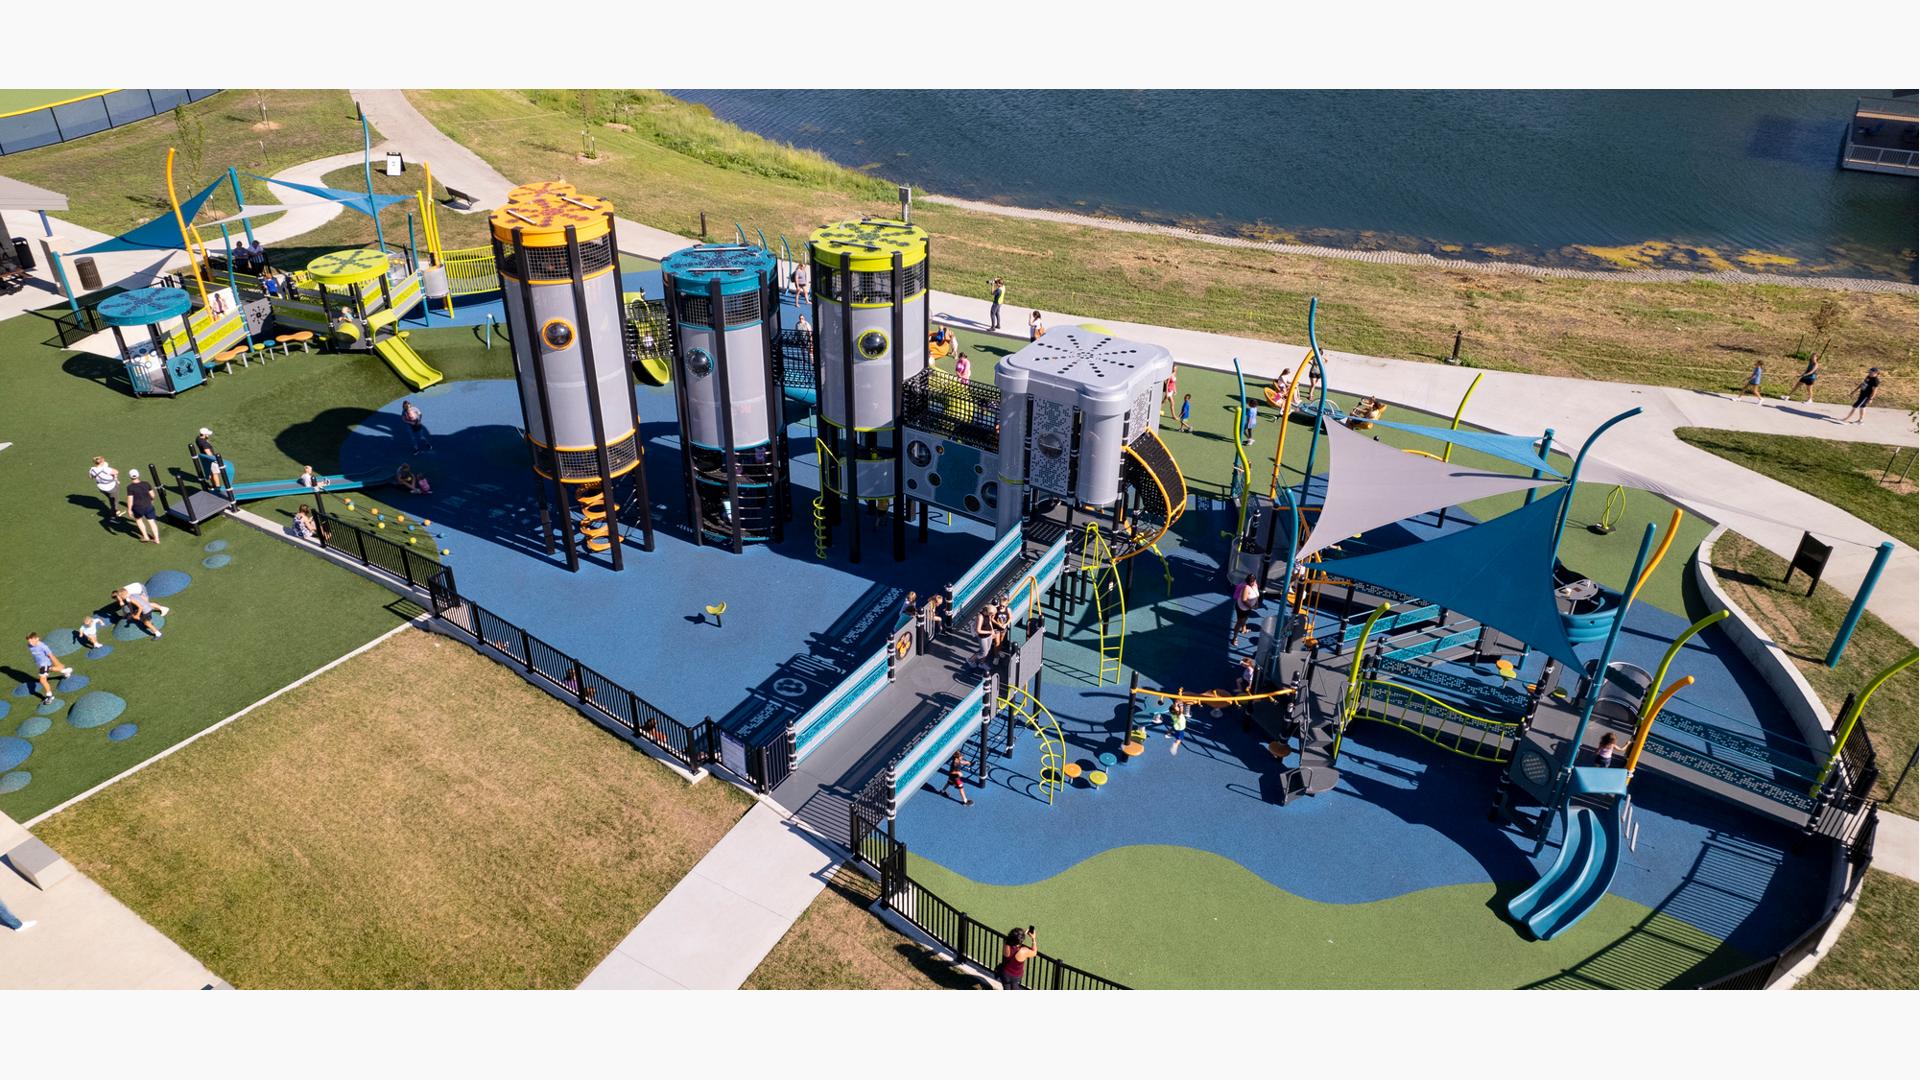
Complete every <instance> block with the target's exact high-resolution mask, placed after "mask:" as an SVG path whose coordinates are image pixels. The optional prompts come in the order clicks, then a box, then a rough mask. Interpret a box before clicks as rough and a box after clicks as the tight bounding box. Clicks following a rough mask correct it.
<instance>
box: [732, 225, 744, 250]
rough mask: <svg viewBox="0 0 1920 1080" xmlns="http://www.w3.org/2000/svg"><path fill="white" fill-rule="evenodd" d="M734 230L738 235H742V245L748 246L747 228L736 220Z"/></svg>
mask: <svg viewBox="0 0 1920 1080" xmlns="http://www.w3.org/2000/svg"><path fill="white" fill-rule="evenodd" d="M733 231H734V233H735V234H736V235H738V236H739V237H740V246H741V247H746V246H747V230H745V229H743V228H741V227H740V223H739V222H737V221H736V222H734V223H733Z"/></svg>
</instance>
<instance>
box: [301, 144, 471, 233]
mask: <svg viewBox="0 0 1920 1080" xmlns="http://www.w3.org/2000/svg"><path fill="white" fill-rule="evenodd" d="M426 179H427V174H426V172H425V171H424V170H422V169H421V168H420V163H419V162H417V161H409V162H407V171H406V172H404V173H401V174H400V175H399V176H388V175H387V174H386V173H384V172H382V171H380V163H379V162H378V161H376V162H374V169H373V190H374V193H375V194H378V195H412V194H414V193H415V192H417V191H419V190H420V188H421V187H422V186H423V185H425V183H426ZM323 183H325V184H326V186H328V187H332V188H339V189H341V190H343V191H353V192H364V191H366V190H367V176H366V172H365V171H364V170H363V169H361V168H360V167H359V166H357V165H356V166H353V167H351V168H346V169H339V170H336V171H334V172H330V173H328V174H327V175H326V177H325V179H324V180H323ZM434 191H435V192H436V195H437V196H444V195H445V194H446V193H447V189H446V187H445V186H443V185H441V184H440V183H439V182H438V181H436V182H435V183H434ZM409 214H411V215H412V216H413V217H414V219H415V221H414V226H413V227H414V240H415V243H416V244H417V245H418V247H419V250H420V251H421V252H423V253H424V252H425V251H426V250H427V236H426V233H425V232H424V231H422V229H421V226H420V222H419V220H418V219H419V216H420V212H419V210H418V209H417V208H416V207H415V204H414V203H412V202H411V201H409V202H403V203H395V204H394V205H392V206H389V207H387V208H386V209H385V210H382V211H381V212H380V227H381V228H382V229H384V230H385V231H386V234H387V247H389V248H391V249H393V250H395V251H399V250H402V249H404V248H405V247H406V246H407V217H408V215H409ZM435 216H436V217H437V218H438V220H439V222H440V243H441V244H442V245H443V246H445V247H446V248H448V249H453V248H471V247H485V246H486V245H487V243H488V233H487V215H486V214H484V213H473V214H462V213H458V212H456V211H453V210H449V209H447V208H446V207H444V206H442V207H440V208H439V209H438V211H437V212H436V214H435ZM373 239H374V237H373V221H372V219H371V218H368V217H367V216H366V215H365V214H358V213H354V212H352V211H348V212H347V213H344V214H341V215H340V216H339V217H337V218H334V219H333V220H332V221H329V222H327V223H326V224H325V225H322V226H320V227H319V228H317V229H315V230H313V231H312V232H309V233H304V234H302V235H301V236H300V238H299V243H300V245H301V246H302V247H324V248H326V249H327V250H329V251H332V250H337V249H340V248H350V247H365V246H368V245H371V244H372V243H373Z"/></svg>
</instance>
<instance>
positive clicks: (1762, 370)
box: [1740, 360, 1767, 404]
mask: <svg viewBox="0 0 1920 1080" xmlns="http://www.w3.org/2000/svg"><path fill="white" fill-rule="evenodd" d="M1766 374H1767V365H1766V364H1765V362H1763V361H1760V360H1755V361H1754V362H1753V370H1752V371H1750V372H1748V373H1747V387H1746V389H1744V390H1742V391H1740V396H1741V397H1750V398H1752V399H1753V400H1754V401H1755V402H1758V403H1761V404H1765V403H1766V400H1767V395H1765V394H1763V393H1761V392H1760V380H1761V379H1763V378H1765V377H1766Z"/></svg>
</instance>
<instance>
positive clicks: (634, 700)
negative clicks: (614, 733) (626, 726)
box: [627, 690, 640, 739]
mask: <svg viewBox="0 0 1920 1080" xmlns="http://www.w3.org/2000/svg"><path fill="white" fill-rule="evenodd" d="M627 715H628V716H630V717H632V719H631V720H629V721H628V723H630V724H631V725H632V726H633V737H634V738H636V739H637V738H639V737H640V695H639V694H636V693H634V692H633V691H631V690H629V691H627Z"/></svg>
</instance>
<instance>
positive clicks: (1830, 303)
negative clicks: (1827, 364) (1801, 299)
mask: <svg viewBox="0 0 1920 1080" xmlns="http://www.w3.org/2000/svg"><path fill="white" fill-rule="evenodd" d="M1846 321H1847V309H1846V308H1845V307H1844V306H1842V305H1841V303H1840V298H1839V297H1837V296H1829V297H1827V298H1826V299H1825V300H1822V301H1820V306H1819V307H1817V308H1815V309H1813V314H1811V315H1808V316H1807V326H1808V327H1809V328H1811V329H1812V330H1813V335H1814V336H1815V337H1817V338H1820V339H1821V340H1820V349H1819V351H1818V353H1816V354H1815V355H1817V356H1818V357H1820V358H1822V359H1824V358H1825V357H1826V355H1827V347H1828V346H1830V345H1832V344H1833V335H1834V333H1835V332H1836V331H1838V330H1839V329H1840V327H1842V326H1844V325H1845V324H1846Z"/></svg>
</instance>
